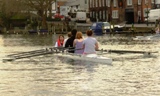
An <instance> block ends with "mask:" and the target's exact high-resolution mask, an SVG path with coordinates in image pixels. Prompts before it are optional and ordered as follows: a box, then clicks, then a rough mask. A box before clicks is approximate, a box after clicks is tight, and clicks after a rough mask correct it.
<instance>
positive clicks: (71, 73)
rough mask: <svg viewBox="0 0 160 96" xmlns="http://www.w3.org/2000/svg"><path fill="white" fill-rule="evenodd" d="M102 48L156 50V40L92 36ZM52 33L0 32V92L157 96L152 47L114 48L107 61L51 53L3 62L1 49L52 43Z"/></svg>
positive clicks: (159, 83) (159, 80)
mask: <svg viewBox="0 0 160 96" xmlns="http://www.w3.org/2000/svg"><path fill="white" fill-rule="evenodd" d="M96 38H97V40H98V41H99V43H100V48H103V49H121V50H122V49H123V50H143V51H158V52H159V50H160V42H159V41H156V42H155V41H153V42H151V41H133V40H132V39H131V37H124V36H121V35H116V36H112V37H110V36H108V35H104V36H99V37H96ZM56 39H57V35H14V34H13V35H0V53H1V55H0V60H1V61H0V62H1V64H0V94H1V96H160V56H159V54H158V53H155V54H151V55H150V56H145V55H143V54H134V53H132V54H115V53H107V54H104V56H107V57H111V58H113V63H112V64H111V65H110V64H109V65H108V64H101V63H93V62H87V61H85V62H84V61H80V60H79V61H75V60H72V59H67V58H63V57H56V56H54V55H53V54H49V55H41V56H38V57H32V58H25V59H19V60H15V61H11V62H3V61H2V60H3V58H5V56H6V55H8V54H12V53H18V52H26V51H32V50H39V49H42V48H49V47H52V46H53V45H54V43H55V41H56Z"/></svg>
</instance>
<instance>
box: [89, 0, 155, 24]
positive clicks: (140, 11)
mask: <svg viewBox="0 0 160 96" xmlns="http://www.w3.org/2000/svg"><path fill="white" fill-rule="evenodd" d="M152 6H153V0H89V12H90V18H91V20H92V21H109V22H113V23H120V22H123V21H127V23H140V22H141V23H142V22H144V20H145V18H146V17H147V15H148V12H149V10H150V9H151V8H152Z"/></svg>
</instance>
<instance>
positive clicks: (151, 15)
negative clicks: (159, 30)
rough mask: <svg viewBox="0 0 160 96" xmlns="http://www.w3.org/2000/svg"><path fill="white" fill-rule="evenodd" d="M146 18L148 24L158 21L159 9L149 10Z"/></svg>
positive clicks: (159, 16)
mask: <svg viewBox="0 0 160 96" xmlns="http://www.w3.org/2000/svg"><path fill="white" fill-rule="evenodd" d="M148 16H149V17H148V22H156V20H158V19H160V9H152V10H150V11H149V14H148ZM146 20H147V19H146ZM146 20H145V21H146Z"/></svg>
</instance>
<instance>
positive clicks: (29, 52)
mask: <svg viewBox="0 0 160 96" xmlns="http://www.w3.org/2000/svg"><path fill="white" fill-rule="evenodd" d="M45 50H46V49H40V50H34V51H28V52H20V53H16V54H10V55H7V56H16V55H21V54H29V53H35V52H42V51H45Z"/></svg>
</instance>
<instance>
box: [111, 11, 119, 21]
mask: <svg viewBox="0 0 160 96" xmlns="http://www.w3.org/2000/svg"><path fill="white" fill-rule="evenodd" d="M112 18H114V19H116V18H118V10H113V11H112Z"/></svg>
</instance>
